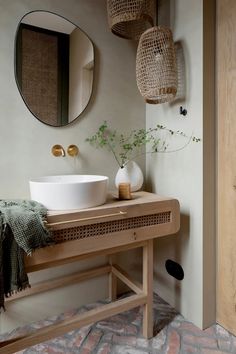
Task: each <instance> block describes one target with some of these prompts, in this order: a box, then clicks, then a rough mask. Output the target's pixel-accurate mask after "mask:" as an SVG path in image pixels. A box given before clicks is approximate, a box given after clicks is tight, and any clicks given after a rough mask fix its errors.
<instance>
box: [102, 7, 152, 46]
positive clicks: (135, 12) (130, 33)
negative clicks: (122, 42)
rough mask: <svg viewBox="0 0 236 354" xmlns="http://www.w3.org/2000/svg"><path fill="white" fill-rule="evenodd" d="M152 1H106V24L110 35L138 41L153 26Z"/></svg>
mask: <svg viewBox="0 0 236 354" xmlns="http://www.w3.org/2000/svg"><path fill="white" fill-rule="evenodd" d="M154 13H155V2H154V0H119V1H117V0H107V14H108V23H109V26H110V29H111V31H112V33H114V34H116V35H117V36H119V37H122V38H126V39H135V40H138V39H139V38H140V36H141V34H142V33H143V32H144V31H145V30H146V29H147V28H148V27H150V26H153V24H154Z"/></svg>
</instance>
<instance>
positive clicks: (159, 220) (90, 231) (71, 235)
mask: <svg viewBox="0 0 236 354" xmlns="http://www.w3.org/2000/svg"><path fill="white" fill-rule="evenodd" d="M170 222H171V211H165V212H161V213H157V214H150V215H144V216H137V217H132V218H127V219H122V220H114V221H106V222H101V223H96V224H90V225H83V226H76V227H71V228H67V229H63V230H55V231H53V238H54V240H55V241H56V242H57V243H60V242H65V241H71V240H76V239H82V238H87V237H94V236H103V235H107V234H112V233H115V232H119V231H125V230H130V229H138V228H142V227H150V226H154V225H159V224H167V223H170Z"/></svg>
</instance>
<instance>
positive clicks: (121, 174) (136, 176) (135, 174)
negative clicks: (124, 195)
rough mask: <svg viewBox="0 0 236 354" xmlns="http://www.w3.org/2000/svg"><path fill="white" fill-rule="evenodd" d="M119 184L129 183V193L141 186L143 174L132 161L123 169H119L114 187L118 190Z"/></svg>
mask: <svg viewBox="0 0 236 354" xmlns="http://www.w3.org/2000/svg"><path fill="white" fill-rule="evenodd" d="M120 183H130V187H131V192H136V191H138V190H139V189H140V188H141V187H142V185H143V172H142V170H141V168H140V167H139V165H138V164H137V163H136V162H134V161H129V162H128V163H127V164H126V165H125V166H124V167H123V168H121V167H120V168H119V170H118V172H117V174H116V178H115V185H116V187H117V188H118V186H119V184H120Z"/></svg>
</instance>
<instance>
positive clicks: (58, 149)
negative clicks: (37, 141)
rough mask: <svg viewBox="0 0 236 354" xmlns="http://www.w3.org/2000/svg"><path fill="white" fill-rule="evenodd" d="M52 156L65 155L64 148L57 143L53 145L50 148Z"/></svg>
mask: <svg viewBox="0 0 236 354" xmlns="http://www.w3.org/2000/svg"><path fill="white" fill-rule="evenodd" d="M51 152H52V154H53V156H56V157H58V156H63V157H64V156H65V150H64V149H63V147H62V146H61V145H59V144H56V145H53V147H52V150H51Z"/></svg>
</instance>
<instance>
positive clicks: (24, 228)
mask: <svg viewBox="0 0 236 354" xmlns="http://www.w3.org/2000/svg"><path fill="white" fill-rule="evenodd" d="M46 215H47V209H46V208H45V207H44V206H43V205H41V204H39V203H37V202H35V201H30V200H0V309H1V308H4V297H5V296H6V297H8V296H10V295H12V294H13V293H15V292H18V291H21V290H23V289H25V288H27V287H30V285H29V280H28V276H27V274H26V272H25V267H24V254H25V253H26V254H27V255H30V254H31V253H32V251H34V250H35V249H37V248H40V247H45V246H48V245H51V244H53V243H54V242H53V240H52V237H51V235H50V233H49V231H48V230H47V229H46V228H45V226H44V221H45V220H46Z"/></svg>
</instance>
